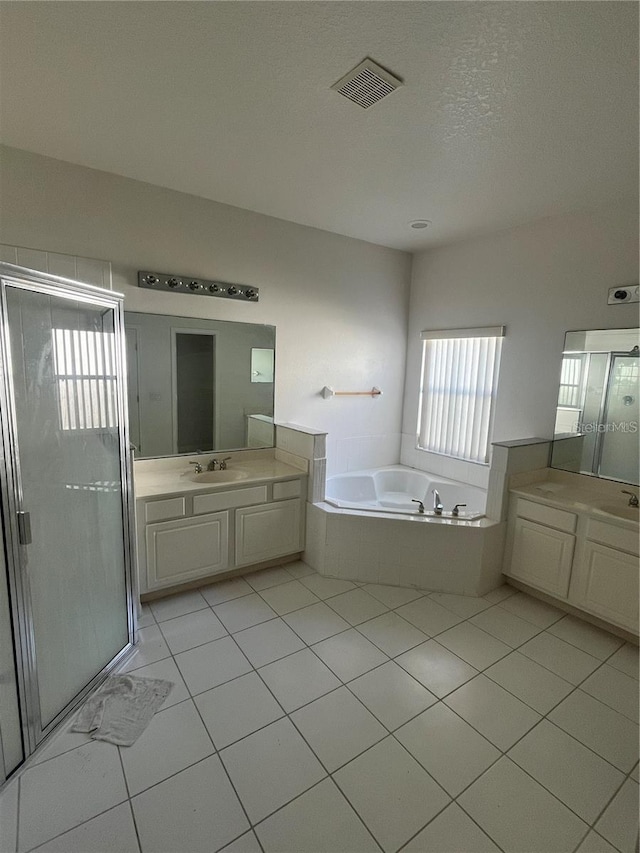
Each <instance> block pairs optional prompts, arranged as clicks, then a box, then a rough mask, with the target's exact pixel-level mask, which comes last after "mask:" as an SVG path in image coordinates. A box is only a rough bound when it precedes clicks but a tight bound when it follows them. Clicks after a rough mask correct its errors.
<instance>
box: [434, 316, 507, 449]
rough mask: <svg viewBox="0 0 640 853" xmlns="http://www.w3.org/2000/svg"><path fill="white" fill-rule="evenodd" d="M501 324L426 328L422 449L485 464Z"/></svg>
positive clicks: (498, 362)
mask: <svg viewBox="0 0 640 853" xmlns="http://www.w3.org/2000/svg"><path fill="white" fill-rule="evenodd" d="M503 335H504V328H503V327H501V326H500V327H492V328H489V329H468V330H462V329H461V330H454V331H451V332H423V333H422V338H423V348H424V349H423V365H422V386H421V392H420V413H419V420H418V447H420V448H421V449H423V450H429V451H431V452H434V453H442V454H444V455H446V456H452V457H455V458H458V459H465V460H468V461H470V462H487V461H488V458H489V436H490V430H491V423H492V408H493V399H494V396H495V391H496V387H497V380H498V370H499V366H500V353H501V348H502V337H503Z"/></svg>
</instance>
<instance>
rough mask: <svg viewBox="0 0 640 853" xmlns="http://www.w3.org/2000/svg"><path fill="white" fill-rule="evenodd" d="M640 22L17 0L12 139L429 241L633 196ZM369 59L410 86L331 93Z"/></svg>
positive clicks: (603, 11) (0, 58)
mask: <svg viewBox="0 0 640 853" xmlns="http://www.w3.org/2000/svg"><path fill="white" fill-rule="evenodd" d="M637 18H638V6H637V4H636V3H634V2H580V0H578V2H540V3H538V2H496V3H485V2H469V3H467V2H428V0H422V1H421V2H402V0H395V1H394V0H392V1H391V2H316V0H312V2H239V1H238V0H235V2H202V3H192V2H160V3H156V2H99V1H98V2H79V3H76V2H57V0H47V2H28V3H27V2H2V3H0V30H1V36H0V38H1V41H0V63H1V65H0V74H1V76H0V110H1V113H0V131H1V139H2V141H3V142H4V143H6V144H8V145H12V146H15V147H18V148H25V149H27V150H30V151H35V152H38V153H41V154H45V155H48V156H51V157H57V158H59V159H62V160H68V161H71V162H73V163H80V164H82V165H85V166H90V167H93V168H97V169H103V170H106V171H109V172H115V173H117V174H119V175H126V176H128V177H131V178H137V179H139V180H143V181H148V182H150V183H153V184H159V185H161V186H165V187H170V188H172V189H176V190H181V191H184V192H188V193H194V194H196V195H199V196H204V197H206V198H211V199H215V200H217V201H220V202H225V203H227V204H232V205H236V206H238V207H243V208H248V209H250V210H255V211H259V212H261V213H266V214H269V215H271V216H277V217H281V218H283V219H288V220H292V221H294V222H300V223H303V224H306V225H312V226H315V227H317V228H323V229H326V230H328V231H335V232H338V233H340V234H347V235H349V236H352V237H358V238H361V239H364V240H369V241H372V242H374V243H380V244H383V245H387V246H394V247H397V248H401V249H417V248H422V247H425V246H429V245H435V244H439V243H443V242H448V241H452V240H456V239H460V238H463V237H467V236H471V235H474V234H480V233H484V232H487V231H492V230H496V229H499V228H506V227H510V226H512V225H516V224H519V223H522V222H525V221H528V220H531V219H535V218H538V217H542V216H547V215H552V214H558V213H563V212H566V211H569V210H574V209H580V208H587V207H594V206H599V205H606V204H607V203H610V202H613V201H615V200H618V199H620V198H622V197H629V196H632V195H633V194H634V193H636V191H637V183H638V181H637V160H638V131H637V128H638V117H637V110H638V63H637V54H638V37H637V33H638V27H637ZM365 56H370V57H372V58H373V59H374V60H376V61H377V62H379V63H380V64H381V65H383V66H384V67H386V68H388V69H389V70H390V71H392V72H393V73H394V74H396V75H398V76H399V77H401V78H402V79H403V80H404V84H405V85H404V86H403V87H401V88H400V89H398V90H397V91H396V92H393V93H392V94H391V95H389V96H388V97H387V98H385V99H384V100H383V101H381V102H380V103H378V104H376V105H375V106H373V107H371V108H370V109H368V110H363V109H362V108H360V107H358V106H356V105H355V104H353V103H351V102H350V101H348V100H346V99H345V98H343V97H341V96H340V95H338V94H337V93H336V92H334V91H331V89H330V88H329V87H330V86H331V85H332V84H333V83H335V82H336V80H338V79H339V78H340V77H342V75H343V74H345V73H346V72H347V71H349V70H350V69H351V68H352V67H353V66H355V65H356V64H357V63H359V62H360V61H361V60H362V59H363V58H364V57H365ZM418 218H426V219H430V220H432V222H433V225H432V227H431V228H429V229H428V231H413V230H411V229H410V228H409V227H408V223H409V221H410V220H412V219H418Z"/></svg>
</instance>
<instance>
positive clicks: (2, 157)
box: [0, 148, 411, 471]
mask: <svg viewBox="0 0 640 853" xmlns="http://www.w3.org/2000/svg"><path fill="white" fill-rule="evenodd" d="M0 242H2V243H7V244H10V245H18V246H29V247H32V248H36V249H42V250H45V251H50V252H63V253H67V254H70V255H81V256H84V257H93V258H104V259H105V260H108V261H111V263H112V267H113V286H114V288H115V289H118V290H121V291H123V292H124V293H125V297H126V302H125V307H126V308H127V309H129V310H131V311H151V312H155V313H162V314H181V315H184V316H195V317H209V318H217V319H221V320H240V321H242V322H255V323H269V324H273V325H275V326H276V327H277V345H276V346H277V354H276V419H277V420H278V421H281V422H284V421H289V422H295V423H301V424H305V425H308V426H312V427H315V428H317V429H322V430H326V431H327V432H328V433H329V465H330V469H331V470H334V471H335V470H347V469H349V468H351V469H353V468H357V467H362V466H364V465H375V464H389V463H393V462H397V461H398V455H399V439H400V420H401V411H402V394H403V385H404V369H405V350H406V324H407V307H408V291H409V277H410V266H411V258H410V256H409V255H408V254H406V253H403V252H399V251H395V250H393V249H387V248H383V247H380V246H375V245H373V244H370V243H365V242H362V241H359V240H353V239H350V238H347V237H341V236H338V235H335V234H330V233H328V232H325V231H320V230H317V229H313V228H308V227H305V226H301V225H295V224H293V223H290V222H285V221H284V220H279V219H274V218H272V217H268V216H263V215H260V214H256V213H251V212H249V211H245V210H241V209H239V208H234V207H230V206H227V205H222V204H218V203H216V202H212V201H208V200H206V199H202V198H198V197H197V196H191V195H186V194H184V193H178V192H174V191H171V190H165V189H162V188H160V187H156V186H152V185H150V184H144V183H141V182H139V181H133V180H130V179H128V178H121V177H118V176H115V175H111V174H108V173H106V172H99V171H96V170H93V169H87V168H84V167H81V166H74V165H72V164H69V163H64V162H62V161H59V160H53V159H50V158H47V157H41V156H39V155H35V154H31V153H28V152H26V151H20V150H17V149H11V148H2V149H0ZM139 269H155V270H158V271H160V272H176V273H185V274H191V275H194V276H197V277H203V278H218V279H221V280H226V281H230V282H237V283H242V284H251V285H256V286H258V287H260V302H259V303H258V304H257V305H256V304H251V303H242V304H238V303H235V302H231V301H230V300H224V299H211V298H208V297H195V296H187V295H185V294H171V293H150V292H149V291H148V290H143V289H139V288H137V287H136V272H137V270H139ZM324 385H330V386H332V387H334V388H335V389H336V390H354V391H359V390H365V389H368V388H371V387H372V386H374V385H376V386H378V387H379V388H381V389H382V390H383V392H384V394H383V396H382V397H379V398H374V399H371V398H366V397H354V398H348V397H346V398H333V399H330V400H324V399H322V398H321V397H320V395H319V392H320V390H321V389H322V387H323V386H324Z"/></svg>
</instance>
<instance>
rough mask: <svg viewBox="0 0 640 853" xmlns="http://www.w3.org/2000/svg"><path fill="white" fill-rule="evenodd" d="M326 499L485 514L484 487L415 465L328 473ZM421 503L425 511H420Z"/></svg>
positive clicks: (344, 504)
mask: <svg viewBox="0 0 640 853" xmlns="http://www.w3.org/2000/svg"><path fill="white" fill-rule="evenodd" d="M434 491H437V492H438V495H439V497H440V501H441V503H442V504H443V506H444V510H443V511H442V513H436V512H435V511H434V497H435V496H434ZM325 500H326V501H328V502H329V503H330V504H332V505H333V506H336V507H341V508H343V509H362V510H368V511H370V512H391V513H400V514H403V515H406V514H407V513H409V514H414V515H426V516H427V517H430V518H432V519H443V518H444V519H446V518H448V519H456V518H457V519H461V520H468V521H472V520H474V519H477V518H482V516H483V515H484V512H485V507H486V502H487V493H486V491H484V489H479V488H476V487H474V486H469V485H466V484H465V483H458V482H456V481H455V480H447V479H445V478H443V477H435V476H434V475H433V474H428V473H426V472H424V471H417V470H416V469H414V468H407V467H405V466H403V465H391V466H388V467H386V468H377V469H372V470H369V471H357V472H354V473H349V474H336V475H335V476H333V477H329V478H328V479H327V485H326V490H325ZM420 503H422V505H423V507H424V512H421V511H420V508H419V507H420ZM456 506H458V507H459V509H458V510H457V515H455V514H454V508H455V507H456Z"/></svg>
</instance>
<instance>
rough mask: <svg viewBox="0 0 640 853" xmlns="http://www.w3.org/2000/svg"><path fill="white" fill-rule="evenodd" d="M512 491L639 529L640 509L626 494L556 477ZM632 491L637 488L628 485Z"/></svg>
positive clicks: (534, 499)
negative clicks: (556, 480) (600, 489)
mask: <svg viewBox="0 0 640 853" xmlns="http://www.w3.org/2000/svg"><path fill="white" fill-rule="evenodd" d="M510 491H511V493H512V494H514V495H517V496H518V497H522V498H526V499H527V500H531V501H536V502H537V503H543V504H546V505H548V506H553V507H556V508H557V509H563V510H566V511H568V512H575V513H586V514H589V515H592V516H593V517H594V518H599V519H600V520H601V521H610V522H615V523H616V524H622V525H624V526H625V527H629V528H631V529H633V530H638V519H639V510H638V509H637V508H634V507H630V506H629V501H628V496H627V495H623V494H620V495H617V494H616V495H611V494H602V493H599V492H598V490H597V489H595V488H581V487H580V486H577V485H573V484H566V483H558V482H553V481H543V482H538V483H530V484H529V485H523V486H518V487H517V488H511V490H510ZM608 491H610V490H608ZM629 491H630V492H632V491H633V492H636V493H637V488H635V487H633V486H629Z"/></svg>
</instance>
